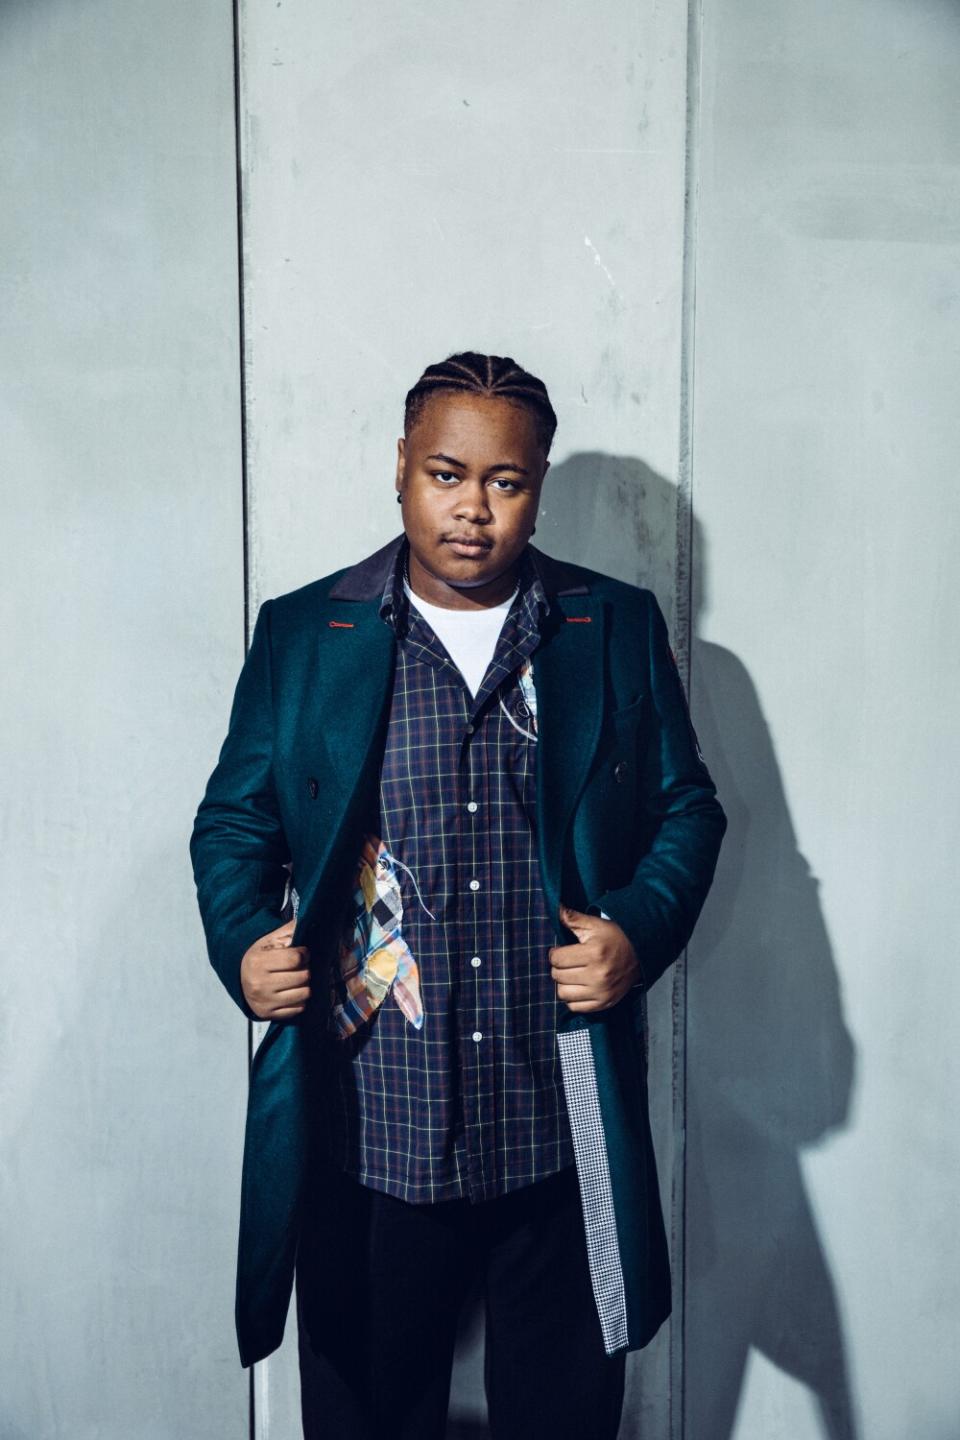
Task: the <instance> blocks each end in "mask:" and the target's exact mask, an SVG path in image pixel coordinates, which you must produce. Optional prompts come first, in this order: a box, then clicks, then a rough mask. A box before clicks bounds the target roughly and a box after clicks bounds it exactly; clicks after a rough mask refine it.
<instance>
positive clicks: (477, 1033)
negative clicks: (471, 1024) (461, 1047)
mask: <svg viewBox="0 0 960 1440" xmlns="http://www.w3.org/2000/svg"><path fill="white" fill-rule="evenodd" d="M472 1038H473V1039H474V1040H482V1039H483V1033H482V1032H481V1031H480V1030H474V1032H473V1037H472Z"/></svg>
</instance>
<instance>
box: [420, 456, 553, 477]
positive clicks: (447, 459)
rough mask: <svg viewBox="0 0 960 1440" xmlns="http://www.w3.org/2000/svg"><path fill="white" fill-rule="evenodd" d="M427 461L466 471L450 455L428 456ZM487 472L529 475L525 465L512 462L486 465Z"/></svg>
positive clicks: (460, 462) (459, 462)
mask: <svg viewBox="0 0 960 1440" xmlns="http://www.w3.org/2000/svg"><path fill="white" fill-rule="evenodd" d="M427 459H428V460H442V461H443V463H444V464H445V465H456V466H457V468H458V469H459V470H466V468H467V467H466V465H465V464H464V463H463V461H462V460H455V459H454V457H453V456H452V455H428V456H427ZM487 469H488V470H515V471H516V472H517V474H518V475H529V474H530V471H529V470H528V469H527V468H526V466H525V465H515V464H514V463H513V461H512V460H503V461H501V463H500V464H499V465H488V466H487Z"/></svg>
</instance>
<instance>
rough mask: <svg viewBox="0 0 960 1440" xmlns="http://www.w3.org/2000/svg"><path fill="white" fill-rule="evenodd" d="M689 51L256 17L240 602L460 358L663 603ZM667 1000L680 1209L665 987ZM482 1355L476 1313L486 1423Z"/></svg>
mask: <svg viewBox="0 0 960 1440" xmlns="http://www.w3.org/2000/svg"><path fill="white" fill-rule="evenodd" d="M685 47H686V10H685V7H684V6H682V5H680V6H677V5H674V6H668V7H647V6H625V5H623V4H620V3H617V0H602V3H600V4H596V3H594V4H589V5H588V4H585V3H577V4H573V5H570V6H566V7H560V8H557V7H550V9H549V11H548V10H547V9H546V8H544V7H533V8H529V7H528V8H527V9H523V8H522V7H519V8H518V7H517V6H516V5H507V4H505V3H503V0H495V3H493V4H490V5H486V6H483V7H477V6H474V5H467V4H463V3H454V4H440V3H438V0H429V3H427V4H425V5H420V6H417V7H416V8H415V9H413V10H411V9H410V8H409V7H405V8H398V7H396V6H391V5H387V4H375V5H373V6H372V7H368V8H367V9H366V11H365V12H364V20H363V23H362V24H358V23H357V18H356V16H355V14H353V13H352V12H346V11H344V12H342V13H341V12H337V11H336V10H335V9H332V8H331V7H323V8H322V9H319V10H318V9H317V7H315V6H309V5H306V4H304V3H299V0H292V3H291V0H285V3H284V4H283V5H280V6H273V5H271V6H262V5H257V4H253V3H243V4H242V5H241V56H242V72H241V74H242V86H241V95H242V107H241V113H242V124H241V129H242V155H243V192H244V273H245V285H244V314H245V328H246V357H245V358H246V381H247V424H248V453H249V486H250V507H249V513H250V531H249V549H250V556H251V614H253V613H255V611H256V609H257V607H258V605H259V603H260V602H261V600H262V599H264V598H265V597H267V596H270V595H274V594H278V593H280V592H282V591H285V590H289V589H291V588H293V587H294V586H296V585H299V584H303V583H304V582H306V581H308V580H310V579H313V578H315V577H316V576H319V575H322V574H325V573H327V572H329V571H331V570H333V569H336V568H337V567H339V566H341V565H344V564H347V563H349V562H351V561H353V560H357V559H360V558H361V556H363V555H365V554H367V553H368V552H369V551H371V550H373V549H374V548H376V547H377V546H378V545H380V544H382V543H383V542H384V541H386V540H387V539H388V538H389V537H390V536H391V535H392V534H394V533H396V531H397V529H398V527H399V521H398V515H399V511H398V509H397V507H396V505H395V503H394V493H393V487H392V479H393V470H394V457H395V445H396V437H397V436H398V434H399V433H400V431H401V425H402V403H403V396H404V394H405V392H406V390H407V388H408V387H409V386H410V385H411V384H412V383H413V382H414V380H415V379H416V378H417V376H418V375H419V373H420V371H421V370H422V369H423V367H424V366H425V365H426V364H427V363H429V362H430V361H432V360H434V359H436V358H440V357H443V356H444V355H446V354H448V353H450V352H451V351H453V350H457V349H467V348H470V349H478V350H486V351H492V352H498V353H512V354H514V355H515V357H516V358H517V359H518V360H520V361H521V363H523V364H525V365H526V366H528V367H529V368H530V369H533V370H535V371H537V372H538V373H540V374H541V375H543V377H544V379H545V380H546V381H547V384H548V386H549V388H550V391H551V395H552V396H553V399H554V403H555V405H556V408H557V410H558V412H559V414H560V420H561V423H560V431H559V434H558V437H557V442H556V449H555V452H554V457H553V458H554V468H553V470H552V471H551V473H550V475H549V476H548V479H547V483H546V486H545V489H544V494H543V508H542V515H541V517H540V519H539V520H538V524H537V539H536V543H538V544H542V546H543V547H544V548H545V549H546V550H548V551H551V552H553V553H555V554H558V555H564V556H568V557H570V558H575V559H578V560H580V561H582V562H583V563H586V564H589V565H594V566H596V567H597V568H599V569H602V570H606V571H609V572H612V573H615V574H618V575H621V576H623V578H625V579H628V580H633V581H636V582H641V583H647V584H652V585H653V586H654V587H655V588H656V590H657V592H658V594H659V595H660V598H661V601H662V603H663V605H664V609H665V610H666V612H667V614H668V615H669V616H670V617H671V618H673V616H674V614H675V603H674V575H675V552H676V543H677V535H676V509H677V500H676V479H677V469H678V436H679V426H680V422H679V392H680V329H681V327H680V306H681V289H682V263H683V177H684V138H685V93H686V87H685V64H686V48H685ZM654 998H655V1002H656V1003H655V1006H654V1009H655V1012H656V1016H655V1019H656V1053H655V1056H654V1073H655V1077H656V1078H655V1086H656V1095H655V1106H656V1129H657V1142H658V1146H659V1150H660V1156H661V1163H662V1171H663V1181H664V1193H665V1200H666V1203H667V1206H668V1209H669V1207H670V1204H671V1193H670V1191H671V1181H672V1154H673V1119H672V1103H673V1097H672V1074H671V1067H672V1044H673V1041H672V1025H671V1012H670V1001H671V994H670V982H669V981H667V982H665V983H664V984H663V985H662V986H661V987H660V991H659V993H655V997H654ZM290 1323H291V1331H292V1329H293V1323H294V1322H293V1320H292V1318H291V1322H290ZM292 1342H293V1335H292V1333H291V1334H290V1335H289V1337H288V1342H287V1343H286V1344H285V1346H284V1349H283V1350H282V1351H281V1352H280V1353H279V1354H278V1356H276V1357H275V1358H272V1359H271V1360H270V1361H268V1362H267V1364H266V1365H264V1366H261V1367H258V1370H259V1374H258V1379H257V1404H258V1429H259V1434H260V1435H261V1437H268V1436H269V1440H281V1437H283V1440H286V1437H288V1436H293V1435H294V1434H296V1433H297V1432H296V1428H295V1427H296V1418H295V1408H296V1374H295V1354H294V1349H293V1343H292ZM668 1342H669V1335H668V1334H667V1333H666V1332H664V1334H663V1335H662V1337H661V1338H660V1339H659V1340H658V1343H657V1344H656V1345H655V1346H653V1347H651V1349H650V1350H649V1351H647V1352H645V1354H644V1355H643V1357H642V1358H640V1357H637V1356H635V1357H633V1358H632V1360H631V1366H630V1393H629V1396H628V1404H627V1417H626V1420H625V1426H624V1433H625V1434H633V1433H636V1432H637V1428H638V1426H639V1424H640V1419H641V1413H642V1414H643V1417H644V1422H645V1424H646V1425H647V1429H646V1431H645V1433H646V1434H647V1435H650V1436H654V1435H664V1434H666V1433H667V1431H668V1427H669V1413H668V1409H669V1397H668V1367H669V1345H668ZM480 1343H481V1340H480V1334H479V1327H478V1324H477V1323H476V1322H475V1321H474V1320H473V1319H472V1318H470V1317H468V1318H467V1320H466V1322H465V1333H464V1337H463V1343H462V1344H461V1347H460V1357H459V1362H458V1370H457V1374H456V1378H455V1386H454V1392H455V1393H454V1400H453V1414H454V1415H459V1416H461V1417H465V1418H469V1417H471V1416H472V1417H474V1419H475V1420H476V1419H477V1418H478V1417H480V1416H481V1415H482V1410H483V1405H482V1392H481V1387H480V1378H479V1348H478V1347H479V1345H480Z"/></svg>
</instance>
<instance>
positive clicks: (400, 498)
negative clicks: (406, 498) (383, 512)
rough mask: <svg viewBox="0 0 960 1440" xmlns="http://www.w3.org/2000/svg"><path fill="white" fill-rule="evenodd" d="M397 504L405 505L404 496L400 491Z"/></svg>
mask: <svg viewBox="0 0 960 1440" xmlns="http://www.w3.org/2000/svg"><path fill="white" fill-rule="evenodd" d="M397 504H398V505H402V504H403V496H402V495H401V494H400V491H399V490H398V491H397Z"/></svg>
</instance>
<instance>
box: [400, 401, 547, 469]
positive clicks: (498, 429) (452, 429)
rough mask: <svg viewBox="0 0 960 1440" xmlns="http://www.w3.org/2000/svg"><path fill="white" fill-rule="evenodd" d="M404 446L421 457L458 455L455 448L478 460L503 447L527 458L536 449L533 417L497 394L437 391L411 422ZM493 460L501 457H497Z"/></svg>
mask: <svg viewBox="0 0 960 1440" xmlns="http://www.w3.org/2000/svg"><path fill="white" fill-rule="evenodd" d="M408 443H409V444H411V445H412V446H413V448H414V449H415V450H422V451H423V452H424V453H425V454H426V453H429V452H430V451H433V450H442V451H444V453H445V454H448V455H453V454H456V455H457V458H458V459H465V458H466V456H465V455H463V456H461V455H459V453H458V452H457V451H456V450H452V449H451V448H450V447H451V446H453V445H458V446H459V447H460V449H461V450H469V451H470V453H472V454H474V455H477V456H478V457H479V456H481V455H483V456H486V455H487V454H488V452H493V451H499V450H501V449H503V448H504V447H507V448H508V449H510V450H513V451H514V452H517V451H523V452H524V453H525V454H527V455H530V454H532V453H534V452H538V451H539V449H540V446H539V442H538V440H537V427H536V422H535V420H534V417H533V415H531V413H530V411H529V410H528V409H527V407H526V406H525V405H520V404H518V403H517V402H516V401H515V400H507V399H504V398H503V397H502V396H499V395H471V394H469V393H464V392H460V391H456V390H441V391H438V392H437V393H436V394H434V395H431V396H430V398H429V399H428V400H427V402H426V404H425V405H424V407H423V410H422V412H421V414H420V415H419V416H418V417H417V419H416V421H415V422H414V425H413V428H412V430H411V431H410V434H409V436H408ZM496 458H497V459H503V458H504V456H502V455H497V456H496Z"/></svg>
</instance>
